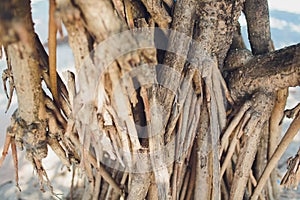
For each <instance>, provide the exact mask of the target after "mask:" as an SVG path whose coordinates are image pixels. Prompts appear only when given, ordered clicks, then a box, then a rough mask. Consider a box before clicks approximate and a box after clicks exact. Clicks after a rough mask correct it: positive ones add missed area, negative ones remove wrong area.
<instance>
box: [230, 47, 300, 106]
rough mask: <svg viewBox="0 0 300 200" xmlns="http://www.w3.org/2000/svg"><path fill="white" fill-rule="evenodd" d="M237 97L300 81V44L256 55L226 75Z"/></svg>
mask: <svg viewBox="0 0 300 200" xmlns="http://www.w3.org/2000/svg"><path fill="white" fill-rule="evenodd" d="M226 79H227V81H228V85H229V88H230V91H231V96H232V98H233V99H234V100H237V99H239V98H241V97H245V96H248V95H251V94H253V92H255V91H257V90H260V89H262V90H264V91H265V92H273V91H277V90H279V89H284V88H286V87H294V86H298V85H299V84H300V44H297V45H293V46H290V47H287V48H284V49H280V50H277V51H274V52H272V53H269V54H265V55H261V56H256V57H254V58H252V59H251V60H250V61H249V62H247V63H246V64H245V65H244V66H243V67H240V68H238V69H236V70H234V71H232V72H230V73H229V75H228V77H226Z"/></svg>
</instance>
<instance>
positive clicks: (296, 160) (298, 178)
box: [280, 148, 300, 189]
mask: <svg viewBox="0 0 300 200" xmlns="http://www.w3.org/2000/svg"><path fill="white" fill-rule="evenodd" d="M287 165H288V166H287V172H286V174H285V175H284V177H283V178H282V180H281V182H280V185H283V186H284V187H287V188H294V189H297V187H298V184H299V182H300V148H299V150H298V152H297V154H296V155H295V156H294V157H290V158H289V159H288V161H287Z"/></svg>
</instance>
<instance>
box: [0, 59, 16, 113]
mask: <svg viewBox="0 0 300 200" xmlns="http://www.w3.org/2000/svg"><path fill="white" fill-rule="evenodd" d="M7 64H8V68H7V69H5V70H3V73H2V82H3V89H4V92H5V94H6V97H7V99H8V103H7V106H6V110H5V112H7V110H8V108H9V106H10V104H11V101H12V96H13V92H14V88H15V87H14V78H13V74H12V70H11V65H10V63H9V62H8V63H7ZM7 81H8V84H9V93H8V92H7V86H6V82H7Z"/></svg>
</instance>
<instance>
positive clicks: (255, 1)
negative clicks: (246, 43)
mask: <svg viewBox="0 0 300 200" xmlns="http://www.w3.org/2000/svg"><path fill="white" fill-rule="evenodd" d="M244 13H245V15H246V19H247V27H248V37H249V40H250V44H251V48H252V53H253V54H254V55H259V54H264V53H267V52H269V51H271V50H273V44H272V40H271V32H270V21H269V8H268V1H267V0H263V1H261V0H247V1H246V2H245V9H244Z"/></svg>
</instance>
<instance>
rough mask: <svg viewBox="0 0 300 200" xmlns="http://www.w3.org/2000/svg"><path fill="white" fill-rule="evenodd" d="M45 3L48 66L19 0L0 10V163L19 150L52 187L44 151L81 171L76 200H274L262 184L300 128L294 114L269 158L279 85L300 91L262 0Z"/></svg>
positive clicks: (280, 100) (280, 103) (282, 97)
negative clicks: (0, 147)
mask: <svg viewBox="0 0 300 200" xmlns="http://www.w3.org/2000/svg"><path fill="white" fill-rule="evenodd" d="M51 2H52V3H53V4H51V5H52V6H53V7H51V9H50V13H49V14H50V16H54V21H53V18H52V19H51V20H52V21H51V22H50V26H49V33H50V34H49V43H51V44H54V45H52V46H51V45H49V48H51V49H50V51H49V52H50V55H49V58H50V59H49V58H48V55H47V54H46V52H45V51H44V48H43V46H42V45H41V43H40V41H39V39H38V36H37V35H36V34H35V33H34V29H33V23H32V19H31V12H30V2H29V1H17V0H14V1H3V2H1V3H0V7H1V11H2V10H3V11H5V12H2V13H0V28H1V29H0V43H1V44H2V45H3V46H4V48H5V50H6V54H7V58H8V69H10V67H11V69H12V76H13V80H14V88H15V89H16V93H17V96H18V110H17V111H16V113H15V115H14V118H13V119H12V124H11V126H10V127H9V128H8V131H7V143H6V146H5V148H4V151H3V158H4V157H5V155H6V153H7V150H8V147H9V144H11V147H12V151H13V152H15V147H14V142H17V144H18V146H19V147H20V148H25V149H26V152H27V157H28V158H29V160H30V161H32V163H33V165H34V167H35V169H36V170H37V172H38V175H39V178H40V181H41V188H43V186H44V184H45V183H44V182H45V180H46V185H48V186H49V188H50V190H52V186H51V182H50V180H48V177H47V173H46V171H45V170H44V168H43V166H42V162H41V160H42V159H43V158H44V157H45V156H47V146H50V147H51V148H52V149H53V150H54V152H55V153H56V154H57V155H58V157H59V158H60V159H61V160H62V163H63V164H64V165H66V166H67V167H70V166H71V165H72V166H77V167H79V168H80V169H81V170H82V171H84V172H85V173H84V181H83V184H81V185H79V186H78V187H79V188H77V189H78V190H79V189H80V187H81V189H82V188H84V193H83V194H78V195H77V196H74V195H73V194H75V192H73V193H72V192H71V194H72V195H71V196H72V198H73V199H81V198H83V199H120V198H123V199H141V200H142V199H151V200H152V199H174V200H175V199H192V198H193V199H199V198H201V199H243V198H246V199H250V198H251V199H257V198H258V196H260V197H261V198H262V199H269V197H272V196H273V197H274V198H276V195H278V193H277V192H276V180H275V178H274V177H275V175H274V174H272V175H271V179H270V180H269V181H270V182H269V184H268V185H269V187H265V184H266V181H267V178H268V177H269V176H270V174H271V171H272V169H274V168H275V167H276V166H275V164H276V162H277V161H278V159H279V156H280V155H282V153H283V151H284V149H286V147H287V144H288V143H289V142H291V139H292V138H293V136H294V135H295V134H296V133H297V131H298V130H297V128H298V129H299V126H297V125H295V124H296V122H297V120H298V121H299V113H298V112H299V109H297V108H296V109H295V110H294V111H293V112H294V116H295V121H294V122H293V124H292V126H291V128H290V129H289V131H288V132H287V134H288V135H287V136H286V137H284V138H283V140H284V141H281V143H280V144H279V146H278V148H277V149H276V146H277V144H278V135H279V131H276V130H278V129H280V121H281V118H282V116H283V112H284V105H285V102H286V97H287V94H286V91H287V88H288V87H292V86H298V85H300V67H299V66H300V65H299V64H300V55H299V54H300V46H299V44H298V45H294V46H290V47H287V48H285V49H281V50H278V51H274V48H273V46H272V40H271V34H270V27H269V16H268V14H269V11H268V4H267V1H266V0H263V1H259V0H247V1H246V2H244V1H243V0H235V1H225V0H221V1H220V0H219V1H215V0H211V1H207V0H199V1H196V0H177V1H171V0H163V1H161V0H160V1H158V0H142V1H133V0H97V1H96V0H85V1H83V0H74V1H71V0H56V1H55V2H54V1H51ZM54 11H55V12H54ZM242 11H243V12H244V13H245V15H246V19H247V25H248V34H249V40H250V44H251V51H249V50H247V49H246V48H245V45H244V43H243V39H242V36H241V33H240V30H239V24H238V18H239V16H240V14H241V12H242ZM61 21H62V23H63V24H64V25H65V27H66V29H67V31H68V37H69V44H70V47H71V48H72V50H73V54H74V60H75V69H76V74H75V76H76V78H77V79H76V81H77V83H76V84H75V78H74V74H72V73H69V74H68V77H69V78H68V80H67V86H65V85H64V83H63V82H62V80H61V78H60V77H59V75H58V74H57V73H55V70H56V69H55V48H56V47H55V42H56V41H55V37H53V34H56V31H57V28H59V23H60V22H61ZM54 22H55V23H54ZM50 36H51V37H50ZM50 38H51V39H50ZM53 70H54V71H53ZM52 72H54V73H52ZM42 81H44V82H45V83H46V85H47V86H48V87H49V89H50V91H51V92H52V94H53V98H52V97H49V96H47V95H46V93H45V92H44V91H43V88H42V87H41V82H42ZM76 86H79V87H76ZM66 88H68V89H66ZM276 100H277V101H276ZM14 156H15V157H16V153H14ZM296 159H297V158H296V157H295V159H294V161H295V163H296ZM2 161H3V159H1V160H0V166H1V164H2ZM298 164H299V163H298ZM297 169H298V168H297ZM297 173H299V172H298V170H296V171H293V172H290V171H289V174H288V175H287V176H289V175H290V177H291V176H296V177H298V176H297ZM16 180H17V179H16ZM286 180H288V178H286ZM291 180H292V179H291ZM291 180H290V181H291ZM293 180H294V179H293ZM297 180H299V179H297ZM287 182H289V181H287ZM285 185H288V183H286V182H285ZM72 189H73V188H71V190H72Z"/></svg>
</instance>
